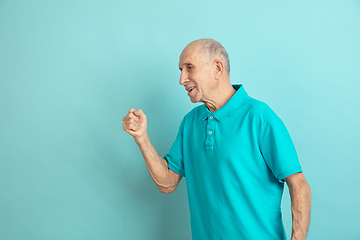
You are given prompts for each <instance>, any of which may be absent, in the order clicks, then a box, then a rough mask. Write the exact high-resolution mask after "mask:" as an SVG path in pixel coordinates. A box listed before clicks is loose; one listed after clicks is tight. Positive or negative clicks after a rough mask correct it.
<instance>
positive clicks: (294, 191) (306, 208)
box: [284, 173, 311, 240]
mask: <svg viewBox="0 0 360 240" xmlns="http://www.w3.org/2000/svg"><path fill="white" fill-rule="evenodd" d="M284 180H285V182H286V183H287V185H288V187H289V192H290V197H291V211H292V236H291V240H305V239H306V234H307V231H308V228H309V222H310V206H311V191H310V187H309V185H308V183H307V181H306V179H305V177H304V175H303V174H302V173H295V174H293V175H290V176H288V177H286V178H285V179H284Z"/></svg>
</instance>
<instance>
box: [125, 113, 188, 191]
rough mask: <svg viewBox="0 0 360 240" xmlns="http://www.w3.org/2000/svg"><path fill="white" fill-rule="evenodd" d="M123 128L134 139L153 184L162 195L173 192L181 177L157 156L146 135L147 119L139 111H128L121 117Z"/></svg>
mask: <svg viewBox="0 0 360 240" xmlns="http://www.w3.org/2000/svg"><path fill="white" fill-rule="evenodd" d="M123 128H124V130H125V131H126V132H127V133H129V134H130V135H131V136H133V137H134V140H135V142H136V143H137V145H138V146H139V148H140V150H141V153H142V155H143V157H144V159H145V163H146V166H147V168H148V170H149V173H150V175H151V177H152V179H153V180H154V182H155V184H156V185H157V187H158V188H159V190H160V192H162V193H171V192H173V191H175V189H176V187H177V186H178V184H179V182H180V180H181V178H182V176H181V175H179V174H177V173H175V172H173V171H172V170H171V169H169V168H168V162H167V161H166V160H165V159H163V158H162V157H160V156H159V154H158V153H157V152H156V150H155V148H154V147H153V145H152V144H151V142H150V139H149V136H148V134H147V119H146V115H145V114H144V113H143V111H142V110H141V109H138V110H136V111H135V109H133V108H132V109H130V111H129V112H128V114H127V115H126V116H125V117H123Z"/></svg>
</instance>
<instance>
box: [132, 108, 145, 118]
mask: <svg viewBox="0 0 360 240" xmlns="http://www.w3.org/2000/svg"><path fill="white" fill-rule="evenodd" d="M134 114H135V116H137V117H139V118H140V119H144V117H145V114H144V112H143V111H142V110H141V109H138V110H136V111H135V112H134Z"/></svg>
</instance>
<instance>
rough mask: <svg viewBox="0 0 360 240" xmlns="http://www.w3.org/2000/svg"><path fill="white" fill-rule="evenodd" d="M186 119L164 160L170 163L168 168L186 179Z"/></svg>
mask: <svg viewBox="0 0 360 240" xmlns="http://www.w3.org/2000/svg"><path fill="white" fill-rule="evenodd" d="M184 125H185V118H184V119H183V120H182V122H181V124H180V127H179V131H178V134H177V136H176V139H175V141H174V143H173V145H172V146H171V148H170V151H169V153H168V154H166V155H165V156H164V159H165V160H166V161H167V162H168V167H169V168H170V169H171V170H173V171H174V172H176V173H177V174H179V175H181V176H183V177H185V169H184V158H183V133H184Z"/></svg>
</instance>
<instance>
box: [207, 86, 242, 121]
mask: <svg viewBox="0 0 360 240" xmlns="http://www.w3.org/2000/svg"><path fill="white" fill-rule="evenodd" d="M232 86H233V88H234V89H235V90H236V93H235V94H234V95H233V96H232V97H231V98H230V99H229V101H227V103H225V105H224V106H222V107H221V108H220V109H218V110H216V111H215V112H210V110H209V109H208V108H207V107H206V106H205V104H204V106H205V109H206V111H204V113H203V115H202V118H201V119H202V120H206V119H207V118H208V117H210V116H211V115H212V116H214V118H215V119H217V120H218V121H222V120H224V119H225V118H226V117H227V116H229V114H230V113H231V111H232V110H234V109H235V108H236V107H238V106H239V104H240V103H241V102H242V101H243V100H244V99H245V98H246V97H248V96H249V95H248V94H247V93H246V92H245V89H244V86H243V85H242V84H234V85H232Z"/></svg>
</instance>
